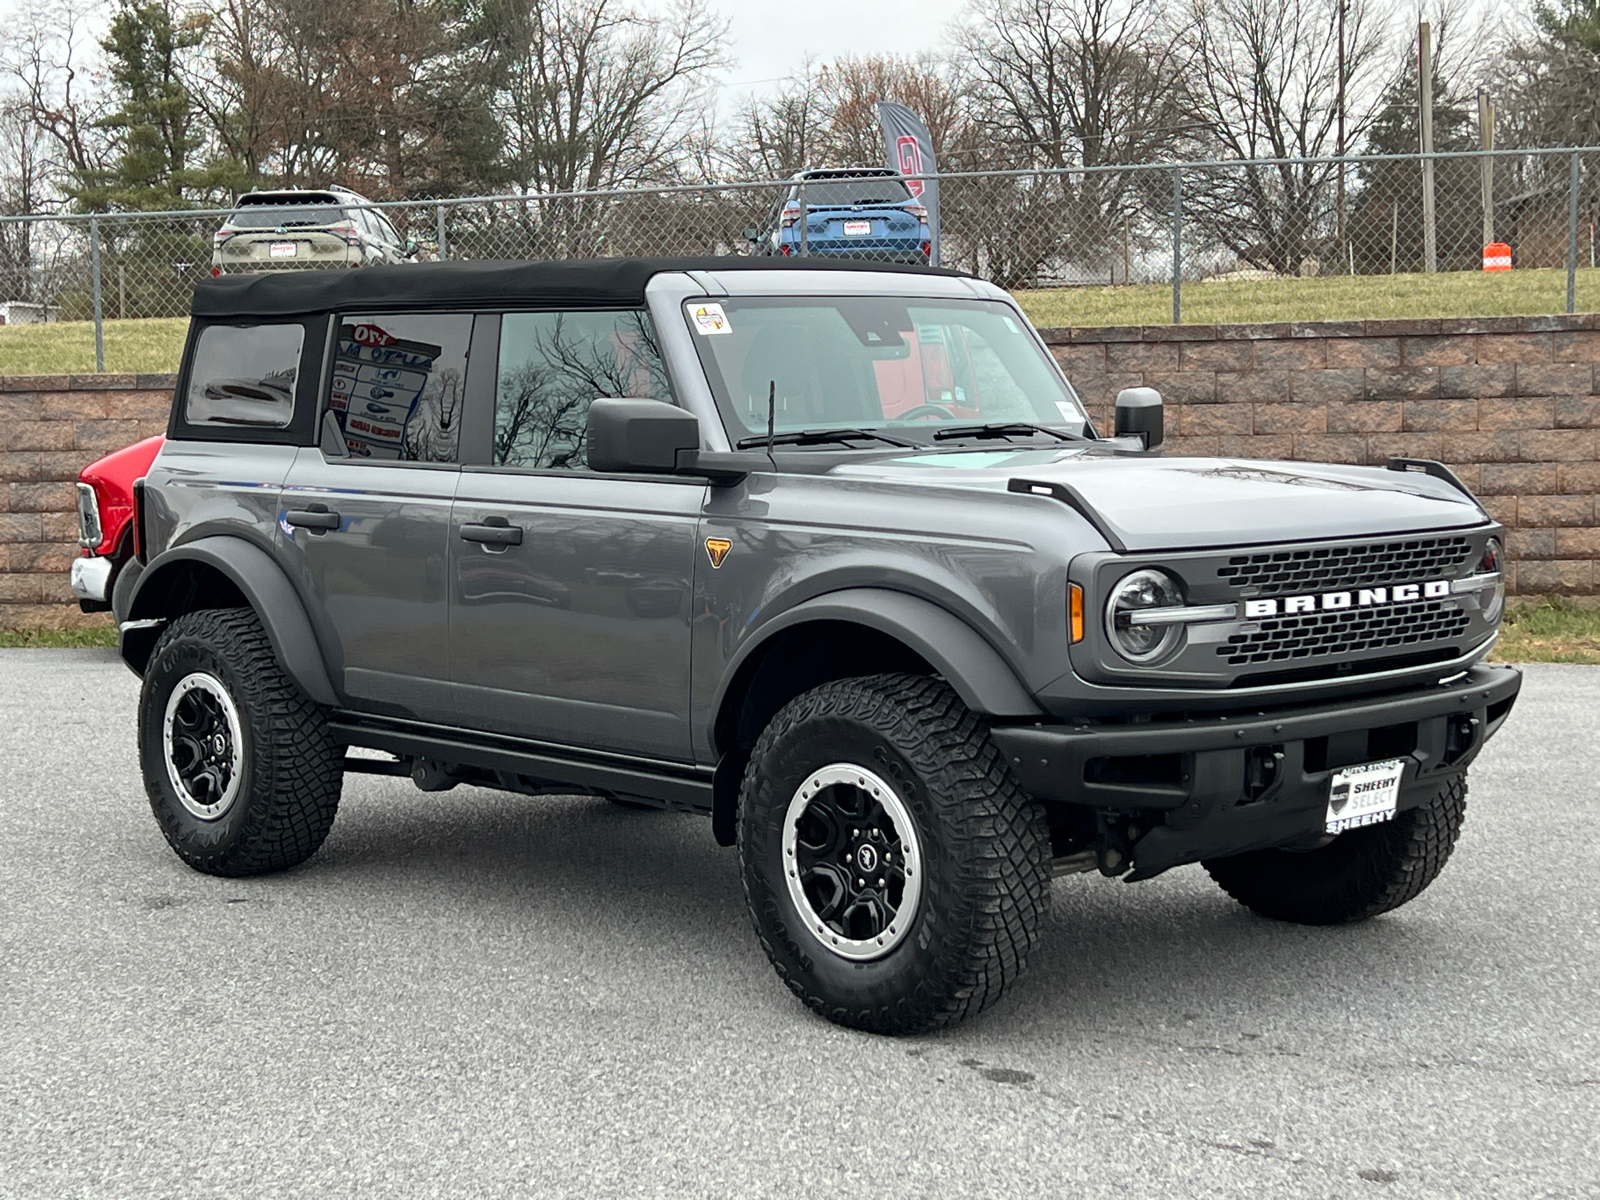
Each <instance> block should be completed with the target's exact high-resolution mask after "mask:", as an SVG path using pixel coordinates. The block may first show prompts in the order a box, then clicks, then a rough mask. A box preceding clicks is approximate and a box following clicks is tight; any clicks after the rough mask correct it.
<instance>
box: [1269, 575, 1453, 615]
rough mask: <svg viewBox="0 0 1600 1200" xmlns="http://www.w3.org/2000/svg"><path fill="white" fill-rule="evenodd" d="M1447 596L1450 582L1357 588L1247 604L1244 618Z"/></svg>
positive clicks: (1379, 604)
mask: <svg viewBox="0 0 1600 1200" xmlns="http://www.w3.org/2000/svg"><path fill="white" fill-rule="evenodd" d="M1449 595H1450V581H1449V580H1447V579H1435V580H1431V581H1430V582H1428V583H1402V584H1399V585H1397V586H1395V587H1376V588H1356V589H1353V590H1352V591H1348V592H1323V593H1322V594H1321V595H1320V596H1288V597H1285V598H1284V599H1282V600H1246V601H1245V602H1244V617H1245V620H1247V621H1253V620H1256V619H1258V618H1260V617H1276V616H1278V615H1279V614H1280V613H1281V614H1282V615H1283V616H1286V617H1292V616H1296V615H1297V614H1300V613H1314V612H1338V611H1339V610H1340V609H1345V608H1375V607H1379V606H1386V605H1391V604H1415V603H1417V602H1418V601H1420V600H1443V599H1444V598H1445V597H1447V596H1449Z"/></svg>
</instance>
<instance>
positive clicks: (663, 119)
mask: <svg viewBox="0 0 1600 1200" xmlns="http://www.w3.org/2000/svg"><path fill="white" fill-rule="evenodd" d="M726 29H727V26H726V22H724V21H723V20H722V19H720V18H718V17H715V16H713V15H712V14H711V12H710V10H709V8H708V7H707V5H706V3H705V0H678V3H677V5H676V7H675V8H674V9H673V10H672V11H671V12H670V13H668V14H666V15H663V16H648V15H645V14H643V13H640V12H638V11H636V10H634V9H631V8H628V7H626V6H625V5H624V3H623V2H622V0H492V2H491V3H488V4H485V5H484V6H483V8H482V10H481V12H480V13H479V15H478V17H477V20H476V24H475V29H474V34H475V37H476V53H477V55H478V57H479V61H480V63H481V65H482V69H483V71H484V72H485V75H486V78H487V80H488V85H489V88H490V92H491V94H492V96H493V103H494V108H495V110H496V112H497V114H498V116H499V119H500V123H501V129H502V133H503V136H504V139H505V150H504V155H505V163H506V166H507V168H508V171H509V173H510V176H511V179H512V181H513V183H514V184H515V185H516V186H517V187H518V188H520V189H522V190H523V191H526V192H570V191H580V190H581V191H592V190H597V189H605V188H616V187H625V186H628V185H631V184H638V183H661V182H672V181H675V180H676V179H677V178H678V177H679V172H680V167H682V166H683V154H682V147H683V144H684V143H685V142H689V141H692V140H693V139H694V137H695V134H696V131H697V126H698V123H699V117H700V114H701V112H702V110H703V109H704V108H705V107H706V101H707V97H708V89H709V87H710V84H711V78H712V74H713V72H714V71H715V70H716V69H717V68H719V67H721V66H722V65H723V64H724V61H725V60H724V46H725V40H726Z"/></svg>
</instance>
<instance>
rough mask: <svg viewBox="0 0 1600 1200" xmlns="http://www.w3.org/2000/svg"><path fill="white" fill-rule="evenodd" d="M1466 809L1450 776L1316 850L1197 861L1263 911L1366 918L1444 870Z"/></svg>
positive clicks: (1326, 921)
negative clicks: (1387, 817)
mask: <svg viewBox="0 0 1600 1200" xmlns="http://www.w3.org/2000/svg"><path fill="white" fill-rule="evenodd" d="M1466 812H1467V779H1466V776H1465V775H1456V776H1453V777H1451V778H1450V779H1448V780H1446V781H1444V782H1443V783H1441V784H1440V785H1439V790H1438V791H1437V792H1436V793H1435V794H1434V795H1433V797H1432V798H1430V799H1429V800H1428V801H1426V802H1425V803H1423V804H1420V805H1418V806H1417V807H1416V808H1410V809H1407V810H1406V811H1404V812H1402V813H1399V814H1398V815H1396V816H1395V818H1394V819H1393V820H1392V821H1385V822H1384V823H1383V824H1381V825H1367V826H1364V827H1363V828H1360V829H1351V830H1348V831H1347V832H1345V833H1341V834H1340V835H1339V836H1338V837H1336V838H1334V839H1333V841H1331V842H1329V843H1328V844H1327V845H1326V846H1322V847H1319V848H1318V849H1316V850H1309V851H1304V852H1298V853H1297V852H1295V851H1290V850H1255V851H1252V852H1251V853H1249V854H1237V855H1234V856H1232V857H1231V858H1210V859H1206V860H1205V862H1204V864H1203V865H1204V866H1205V869H1206V870H1207V871H1209V872H1210V874H1211V878H1213V879H1215V880H1216V881H1217V883H1218V884H1220V885H1221V887H1222V890H1223V891H1225V892H1227V893H1228V895H1230V896H1232V897H1233V898H1234V899H1235V900H1237V901H1238V902H1239V903H1240V904H1243V905H1244V906H1245V907H1246V908H1249V909H1250V910H1251V911H1253V912H1257V913H1260V914H1261V915H1262V916H1263V917H1271V918H1273V919H1274V920H1278V921H1293V922H1295V923H1296V924H1300V925H1342V924H1347V923H1349V922H1352V921H1365V920H1366V919H1367V918H1368V917H1375V916H1377V915H1378V914H1379V913H1386V912H1388V911H1390V910H1391V909H1395V908H1399V907H1400V906H1401V905H1402V904H1407V903H1409V902H1410V901H1412V900H1415V899H1416V898H1417V897H1418V896H1419V895H1421V894H1422V892H1423V889H1425V888H1426V887H1427V886H1428V885H1429V884H1430V883H1432V882H1433V881H1434V879H1436V878H1437V877H1438V875H1439V872H1440V871H1442V870H1444V865H1445V863H1446V862H1448V861H1449V860H1450V852H1451V850H1453V849H1454V848H1455V844H1456V838H1457V837H1459V836H1460V834H1461V823H1462V821H1463V820H1464V819H1465V817H1466Z"/></svg>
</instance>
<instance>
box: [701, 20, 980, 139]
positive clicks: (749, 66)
mask: <svg viewBox="0 0 1600 1200" xmlns="http://www.w3.org/2000/svg"><path fill="white" fill-rule="evenodd" d="M962 6H963V0H921V2H920V3H914V4H907V3H865V4H864V3H862V0H788V2H787V3H784V4H776V5H773V4H769V5H758V4H750V3H733V2H732V0H719V3H718V5H717V7H718V8H719V10H720V11H721V12H722V13H723V15H724V16H726V17H727V18H728V21H729V29H728V34H729V40H730V43H731V45H730V50H731V53H732V55H733V57H734V58H736V59H738V63H737V65H736V66H735V67H734V68H733V69H732V70H731V71H729V72H728V73H727V75H726V81H727V82H726V85H725V86H726V87H727V90H728V91H729V92H730V93H736V94H737V96H734V95H730V96H728V97H725V98H724V100H723V111H724V112H727V111H729V109H730V108H731V107H734V106H735V105H736V104H737V99H738V97H742V96H743V95H744V94H745V93H747V92H750V91H765V90H767V89H769V88H771V87H772V85H773V84H774V83H776V82H777V81H778V80H781V79H783V78H784V77H786V76H788V75H790V74H792V73H794V72H796V71H798V70H799V69H800V68H801V66H803V65H804V63H805V60H806V56H807V55H808V54H809V55H810V56H811V57H812V58H813V59H815V60H816V61H818V62H827V61H829V60H830V59H835V58H842V57H843V56H845V55H847V54H854V55H862V54H916V53H917V52H918V51H920V50H932V49H935V48H936V47H938V46H940V45H941V44H942V43H943V42H944V34H945V29H946V27H947V26H948V25H949V24H950V22H951V21H953V20H954V19H955V18H956V16H957V15H958V14H959V13H960V11H961V9H962ZM729 101H733V104H732V105H730V103H729Z"/></svg>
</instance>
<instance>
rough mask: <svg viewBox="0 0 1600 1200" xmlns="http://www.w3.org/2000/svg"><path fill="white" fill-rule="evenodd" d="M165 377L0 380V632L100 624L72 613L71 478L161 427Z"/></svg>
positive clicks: (74, 533)
mask: <svg viewBox="0 0 1600 1200" xmlns="http://www.w3.org/2000/svg"><path fill="white" fill-rule="evenodd" d="M174 383H175V380H174V378H173V376H171V375H47V376H11V377H0V484H3V490H0V628H6V629H22V628H39V627H43V628H64V627H68V626H75V625H90V624H103V623H104V622H105V621H106V620H107V618H105V617H103V616H95V617H88V616H84V615H83V614H82V613H80V612H79V611H78V606H77V604H76V602H75V601H74V600H73V598H72V590H71V589H70V588H69V587H68V586H67V571H68V569H69V568H70V566H71V564H72V559H73V557H74V556H75V555H76V554H77V553H78V502H77V491H76V486H75V485H76V483H77V479H78V472H79V471H80V470H81V469H82V468H83V467H85V466H87V465H88V464H89V463H91V462H93V461H94V460H95V459H97V458H99V457H100V456H101V455H103V454H106V453H108V452H109V451H112V450H116V449H118V448H120V447H122V446H126V445H128V444H129V443H130V442H136V441H138V440H139V439H140V438H146V437H149V436H151V435H152V434H156V433H161V432H163V431H164V430H165V429H166V427H167V412H168V409H169V408H170V407H171V403H172V389H173V386H174Z"/></svg>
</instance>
